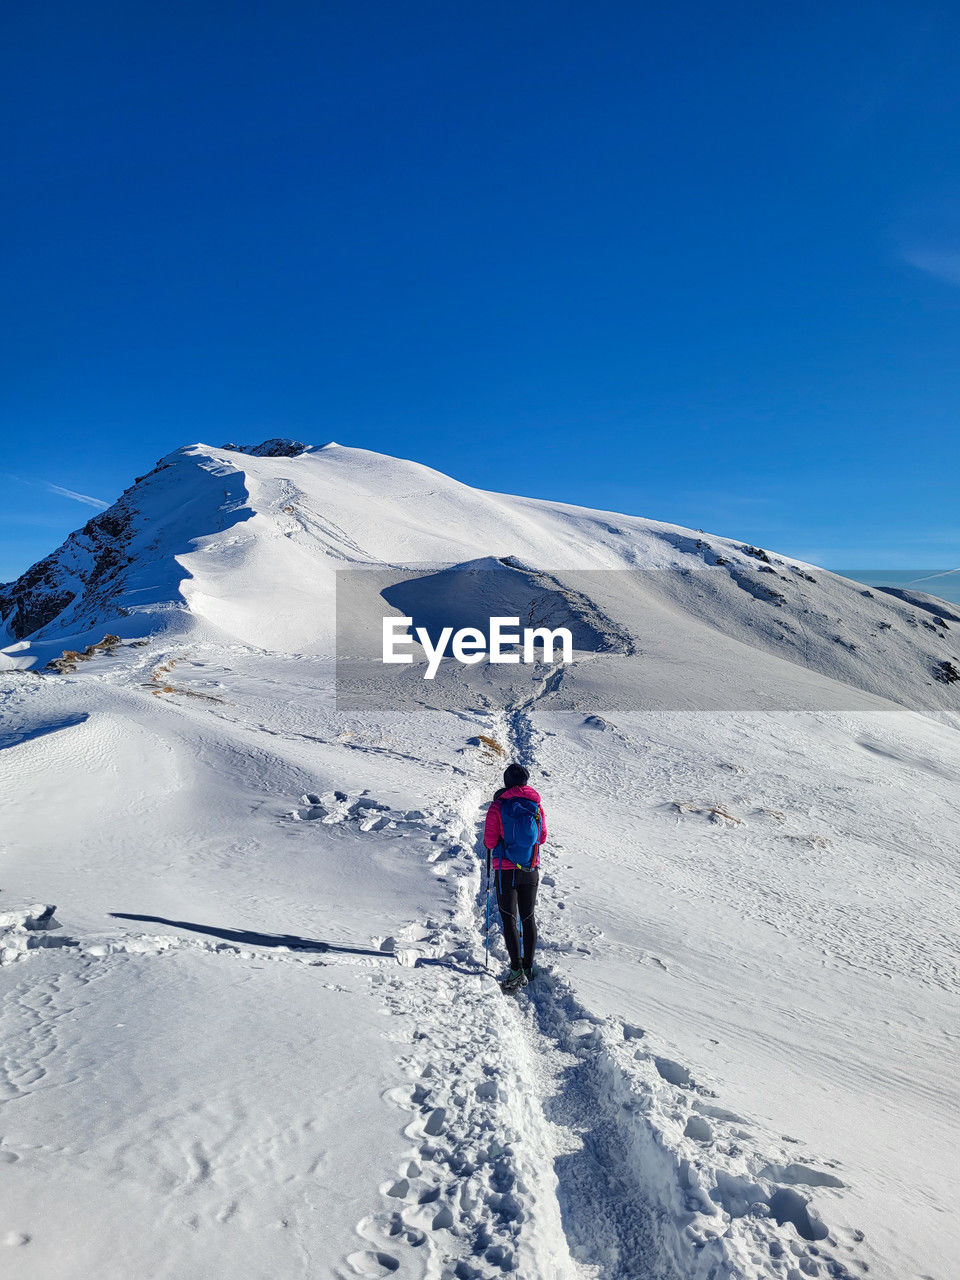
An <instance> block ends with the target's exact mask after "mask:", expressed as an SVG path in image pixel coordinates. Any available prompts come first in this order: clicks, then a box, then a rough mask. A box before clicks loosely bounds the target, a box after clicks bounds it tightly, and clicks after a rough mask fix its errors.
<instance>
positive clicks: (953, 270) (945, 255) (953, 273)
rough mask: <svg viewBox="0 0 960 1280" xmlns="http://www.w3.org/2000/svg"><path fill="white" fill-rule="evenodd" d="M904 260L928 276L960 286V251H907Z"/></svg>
mask: <svg viewBox="0 0 960 1280" xmlns="http://www.w3.org/2000/svg"><path fill="white" fill-rule="evenodd" d="M903 256H904V260H905V261H906V262H908V263H909V264H910V266H911V267H916V268H917V270H918V271H925V272H926V274H927V275H928V276H936V278H937V279H938V280H944V281H945V282H946V283H947V284H960V249H907V250H905V251H904V254H903Z"/></svg>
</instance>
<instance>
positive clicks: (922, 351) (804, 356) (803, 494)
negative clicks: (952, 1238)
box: [0, 0, 960, 580]
mask: <svg viewBox="0 0 960 1280" xmlns="http://www.w3.org/2000/svg"><path fill="white" fill-rule="evenodd" d="M2 27H3V40H2V42H0V46H2V53H0V73H2V74H0V109H2V112H3V117H2V118H3V128H2V129H0V183H2V188H3V189H2V192H0V245H2V246H3V250H2V251H3V258H4V265H3V281H4V284H3V289H2V291H0V324H2V334H0V337H2V342H0V352H2V355H0V359H2V362H3V370H2V378H0V422H2V432H3V454H2V458H0V473H2V474H0V580H3V579H5V578H10V577H13V576H15V575H16V574H17V573H19V572H20V571H22V570H23V569H24V568H26V567H27V565H28V564H30V563H31V562H32V561H34V560H36V559H37V558H39V557H40V556H41V555H43V554H44V553H46V552H47V551H49V550H52V549H53V547H54V546H56V545H57V544H58V543H59V542H60V541H61V540H62V538H63V537H64V536H65V535H66V534H67V533H68V532H69V531H70V530H71V529H72V528H75V527H77V526H78V525H79V524H82V523H83V522H84V520H85V519H86V518H87V517H88V516H89V514H90V513H91V511H92V510H93V509H94V507H93V506H91V505H88V503H87V502H85V499H88V500H94V501H96V500H100V501H101V502H106V501H111V500H113V499H114V498H115V497H116V496H117V495H118V494H119V492H120V491H121V489H123V488H124V487H125V486H126V485H127V484H129V483H130V481H131V480H132V478H133V476H134V475H137V474H140V473H142V472H143V471H145V470H148V469H149V467H150V466H151V465H152V464H153V462H154V461H155V460H156V459H157V458H158V457H159V456H161V455H162V454H164V453H166V452H169V451H170V450H171V449H173V448H176V447H177V446H178V445H180V444H184V443H188V442H192V441H195V440H206V441H208V442H212V443H223V442H224V441H226V440H248V441H255V440H259V439H262V438H264V437H266V436H270V435H278V434H280V435H292V436H296V437H299V438H301V439H305V440H307V441H311V442H314V443H322V442H323V441H325V440H329V439H336V440H339V441H340V442H342V443H345V444H353V445H360V446H363V447H366V448H372V449H378V450H382V451H385V452H390V453H396V454H400V455H403V456H407V457H413V458H416V459H418V460H420V461H423V462H426V463H428V464H430V465H432V466H436V467H438V468H440V469H441V470H444V471H447V472H449V473H451V474H453V475H455V476H457V477H458V478H460V479H462V480H465V481H467V482H469V483H472V484H476V485H480V486H483V487H487V488H494V489H504V490H509V491H513V492H523V493H529V494H532V495H536V496H542V497H550V498H556V499H560V500H563V501H571V502H580V503H584V504H587V505H590V506H599V507H607V508H611V509H614V510H621V511H627V512H631V513H636V514H641V515H648V516H651V517H655V518H658V519H666V520H672V521H675V522H677V523H680V524H686V525H690V526H693V527H703V528H705V529H707V530H711V531H714V532H717V533H722V534H728V535H731V536H741V537H744V538H748V539H750V540H751V541H753V542H757V543H760V544H764V545H768V546H772V547H775V548H777V549H779V550H781V551H784V552H787V553H791V554H795V555H799V556H803V557H806V558H809V559H812V560H814V561H817V562H821V563H825V564H827V565H830V566H833V567H849V566H858V565H859V566H878V567H886V566H891V567H907V568H909V567H912V566H914V565H916V566H921V567H948V566H953V565H956V564H960V512H958V510H957V493H958V492H960V474H958V473H960V464H958V460H957V459H958V455H957V449H956V444H955V441H956V424H957V419H958V412H960V360H958V358H957V356H958V339H960V148H958V147H957V138H958V136H960V75H958V53H960V39H958V37H960V9H958V8H957V6H955V5H953V6H951V5H948V4H941V5H926V4H916V3H910V4H906V3H904V4H889V3H883V2H882V0H881V2H879V3H878V2H876V0H871V2H870V3H863V4H856V3H854V4H846V5H839V6H838V5H835V4H832V3H831V4H826V3H817V2H816V0H815V2H813V3H809V4H807V5H804V6H789V7H786V6H781V5H770V4H769V3H749V2H747V3H738V4H735V5H727V6H721V5H716V4H712V3H711V4H707V3H703V4H689V3H684V2H683V0H679V2H678V3H675V4H671V5H662V4H659V3H658V4H656V5H653V4H647V3H643V2H642V0H633V2H632V3H629V4H619V3H599V4H586V3H582V2H581V3H577V4H568V3H563V2H562V0H551V3H549V4H546V3H543V4H541V3H520V4H517V3H515V2H512V3H509V4H506V3H500V2H499V0H484V2H483V3H473V4H471V3H467V4H457V5H452V4H450V3H448V2H446V0H445V2H444V3H436V4H432V3H417V2H416V0H414V2H413V3H411V4H407V5H397V4H386V3H378V4H373V3H365V2H364V0H350V2H349V3H340V2H339V0H330V2H329V3H324V4H317V3H313V2H312V0H311V2H310V3H287V2H285V0H271V3H269V4H267V3H256V2H254V3H248V4H239V5H238V4H236V3H232V2H231V3H222V4H221V3H205V2H204V0H191V3H182V2H180V0H171V2H167V3H163V4H160V3H142V4H135V5H131V4H129V3H126V0H117V2H115V3H97V2H96V0H92V2H91V3H85V4H83V5H76V4H66V3H61V2H60V0H45V3H43V4H10V5H6V6H4V11H3V15H2ZM71 495H72V496H71Z"/></svg>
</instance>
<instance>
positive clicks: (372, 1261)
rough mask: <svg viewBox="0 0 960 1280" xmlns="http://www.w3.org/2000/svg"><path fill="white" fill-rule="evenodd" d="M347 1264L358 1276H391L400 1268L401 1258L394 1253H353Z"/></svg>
mask: <svg viewBox="0 0 960 1280" xmlns="http://www.w3.org/2000/svg"><path fill="white" fill-rule="evenodd" d="M347 1264H348V1266H350V1267H351V1268H352V1269H353V1272H354V1274H356V1275H358V1276H389V1275H392V1274H393V1272H394V1271H399V1270H400V1260H399V1259H398V1258H395V1257H394V1256H393V1254H392V1253H382V1252H377V1253H372V1252H370V1253H351V1254H350V1255H349V1257H348V1258H347Z"/></svg>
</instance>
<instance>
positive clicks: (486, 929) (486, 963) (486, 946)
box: [483, 849, 490, 969]
mask: <svg viewBox="0 0 960 1280" xmlns="http://www.w3.org/2000/svg"><path fill="white" fill-rule="evenodd" d="M483 951H484V954H483V967H484V969H489V968H490V850H489V849H488V850H487V918H486V922H485V923H484V926H483Z"/></svg>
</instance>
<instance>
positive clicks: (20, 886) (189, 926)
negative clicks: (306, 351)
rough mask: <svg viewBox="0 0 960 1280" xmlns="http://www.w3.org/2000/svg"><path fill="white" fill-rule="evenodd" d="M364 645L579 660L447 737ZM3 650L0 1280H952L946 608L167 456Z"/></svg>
mask: <svg viewBox="0 0 960 1280" xmlns="http://www.w3.org/2000/svg"><path fill="white" fill-rule="evenodd" d="M344 570H355V571H356V573H355V574H352V575H349V576H350V581H351V582H357V583H360V584H361V586H362V587H363V590H362V591H361V592H360V593H359V594H356V595H355V594H351V592H350V591H349V590H347V589H346V588H345V586H344V578H343V576H341V577H340V578H339V586H338V572H339V573H340V574H341V575H342V573H343V571H344ZM364 592H365V594H364ZM370 600H372V601H374V602H375V603H377V604H378V608H379V607H382V611H383V612H384V613H385V614H386V613H389V612H391V611H393V612H394V613H396V614H409V615H411V616H414V617H416V618H420V617H422V618H423V619H424V621H425V623H426V624H431V625H432V624H435V623H437V622H442V621H445V620H446V619H448V618H449V619H450V621H451V622H452V623H453V624H455V625H456V626H461V625H468V626H469V625H473V623H474V622H476V621H477V620H478V618H480V617H481V616H482V615H483V614H484V613H485V611H487V610H488V609H489V608H490V607H492V602H493V601H495V600H496V601H506V602H509V607H510V608H511V609H513V608H514V606H515V607H516V610H517V612H518V613H519V614H521V615H522V614H524V613H525V612H526V611H527V609H528V608H529V611H530V617H531V618H535V619H536V620H539V619H541V618H543V619H549V620H550V621H551V624H552V625H557V624H558V623H559V622H562V623H563V624H564V625H566V624H568V623H569V625H570V626H571V629H572V631H573V633H574V637H575V649H576V653H575V656H574V661H573V662H571V663H570V664H568V665H565V666H560V665H546V666H545V665H543V664H538V665H536V666H533V667H524V666H517V667H511V668H498V667H496V666H494V665H492V664H489V663H485V662H484V663H480V664H478V665H477V666H475V667H470V668H469V669H468V668H464V667H460V666H458V665H457V664H456V663H454V662H445V663H444V664H442V670H441V672H440V673H439V675H438V678H437V681H436V690H437V691H438V694H439V695H442V696H440V697H439V699H438V698H433V699H432V700H431V698H430V697H428V696H427V693H426V692H425V689H426V686H425V684H424V683H423V682H422V680H421V679H420V677H419V675H418V674H417V673H416V672H413V671H410V672H406V671H405V672H400V673H399V675H398V676H397V679H396V680H393V681H392V682H386V681H384V682H383V683H381V682H379V680H377V679H374V680H371V679H370V678H369V667H368V666H364V665H363V664H362V663H361V662H360V659H359V658H358V657H357V656H356V655H357V654H358V653H359V652H360V650H361V649H364V647H365V646H367V647H369V640H370V636H369V635H368V634H367V633H368V632H369V626H370V618H371V613H370V609H369V607H368V605H369V601H370ZM0 619H2V626H3V629H4V631H3V634H2V635H0V644H2V645H3V646H4V647H3V648H2V649H0V693H2V696H3V701H2V704H0V705H2V706H3V724H2V726H0V763H2V764H3V769H2V770H0V804H2V806H3V813H4V827H3V851H2V858H3V880H2V884H3V888H4V892H3V897H2V898H0V908H2V911H0V958H2V960H3V962H4V963H3V965H2V967H0V1042H2V1043H3V1045H4V1056H3V1059H2V1063H0V1134H2V1138H0V1178H2V1179H3V1183H4V1195H3V1197H0V1243H2V1244H5V1245H6V1246H8V1247H6V1248H4V1249H3V1250H2V1252H3V1253H5V1255H6V1256H5V1257H4V1259H3V1260H4V1264H5V1267H4V1274H5V1275H6V1274H9V1275H11V1276H13V1277H20V1276H24V1277H26V1276H34V1275H37V1274H44V1275H46V1276H49V1277H53V1278H57V1277H63V1278H64V1280H66V1278H67V1277H73V1276H76V1275H79V1274H81V1273H84V1274H85V1273H88V1272H93V1273H95V1274H98V1275H101V1276H104V1277H108V1278H109V1277H114V1276H116V1277H118V1278H119V1277H121V1276H124V1277H126V1276H129V1275H131V1274H135V1275H150V1276H157V1277H171V1278H173V1277H176V1278H177V1280H184V1278H185V1277H191V1278H192V1277H201V1276H203V1277H207V1276H212V1275H220V1274H230V1275H231V1276H233V1277H238V1278H246V1277H250V1278H251V1280H252V1278H253V1277H260V1276H263V1275H266V1274H268V1272H269V1274H270V1275H271V1276H278V1275H279V1276H284V1277H286V1276H300V1275H303V1276H307V1275H310V1276H316V1275H330V1276H342V1277H351V1276H358V1275H359V1276H377V1275H390V1274H392V1275H397V1276H399V1277H400V1280H404V1277H410V1278H412V1277H442V1278H443V1280H461V1278H462V1277H473V1278H480V1280H492V1278H493V1277H494V1276H497V1277H499V1276H502V1275H504V1274H515V1275H517V1276H519V1277H521V1280H599V1278H600V1277H603V1278H604V1280H634V1278H636V1277H641V1276H643V1277H653V1278H654V1280H681V1278H682V1280H688V1278H689V1280H693V1278H697V1280H721V1278H724V1277H725V1278H726V1280H735V1278H743V1280H747V1278H750V1280H758V1278H759V1277H764V1278H766V1277H771V1278H772V1277H780V1278H781V1280H798V1277H800V1276H808V1275H809V1276H816V1275H821V1276H835V1277H844V1276H846V1277H850V1276H860V1275H863V1274H866V1270H867V1268H869V1274H871V1275H874V1276H880V1277H882V1278H883V1280H907V1278H908V1277H921V1276H924V1277H935V1280H952V1278H953V1277H954V1276H956V1275H957V1274H960V1231H958V1228H957V1225H956V1222H955V1218H954V1215H953V1212H952V1204H951V1200H950V1193H949V1185H950V1170H951V1168H953V1166H954V1162H955V1155H954V1153H955V1150H956V1145H957V1141H958V1139H960V1123H958V1120H957V1115H958V1106H957V1104H958V1101H960V1099H958V1088H957V1083H956V1072H955V1061H954V1056H955V1049H956V1042H957V1034H958V1033H957V1024H956V997H957V994H958V988H960V976H958V967H957V952H956V942H955V940H956V936H957V925H958V923H960V906H958V904H960V895H958V893H957V859H956V838H955V833H956V823H957V818H958V805H957V795H958V792H957V782H958V779H960V738H958V734H957V730H958V728H960V679H957V678H956V673H957V667H958V666H960V641H958V636H960V615H958V614H957V612H956V610H954V609H951V607H950V606H948V605H946V604H944V603H943V602H942V601H937V600H936V599H935V598H933V597H926V596H922V595H919V594H916V593H914V594H911V595H910V597H909V598H903V597H902V596H897V595H894V594H891V593H885V592H882V591H879V590H868V589H865V588H864V587H863V586H862V585H861V584H857V583H853V582H850V581H848V580H845V579H843V578H841V577H838V576H837V575H835V574H831V573H829V572H827V571H824V570H821V569H819V568H815V567H812V566H810V565H805V564H801V563H799V562H797V561H794V560H791V559H790V558H788V557H785V556H780V555H777V554H775V553H774V552H772V551H769V550H765V549H761V548H757V547H753V546H750V545H748V544H744V543H741V542H738V541H736V540H731V539H729V538H722V537H719V536H715V535H712V534H705V533H703V532H702V531H690V530H685V529H681V528H678V527H675V526H671V525H665V524H661V523H656V522H652V521H648V520H643V519H640V518H636V517H630V516H623V515H615V514H611V513H605V512H597V511H592V510H588V509H584V508H578V507H573V506H568V505H564V504H559V503H551V502H545V501H539V500H534V499H528V498H522V497H512V496H507V495H502V494H494V493H486V492H481V491H478V490H475V489H472V488H470V487H468V486H466V485H463V484H460V483H458V482H457V481H455V480H452V479H450V478H449V477H447V476H444V475H442V474H440V473H438V472H436V471H433V470H431V469H429V468H427V467H424V466H421V465H419V464H415V463H411V462H406V461H402V460H399V459H395V458H390V457H386V456H383V455H378V454H373V453H369V452H366V451H364V450H358V449H349V448H344V447H342V446H339V445H336V444H328V445H324V446H323V447H320V448H313V447H307V446H304V445H301V444H300V443H299V442H291V441H282V440H275V441H267V442H265V443H264V444H263V445H259V446H254V447H247V446H236V445H230V446H225V447H223V448H210V447H208V446H205V445H193V446H189V447H186V448H184V449H180V450H177V451H175V452H174V453H172V454H170V455H168V456H167V457H166V458H164V459H161V461H160V462H159V463H158V464H157V466H156V467H155V468H154V470H153V471H151V472H150V473H148V474H147V475H146V476H143V477H141V478H139V479H138V480H137V481H136V482H135V483H134V485H132V486H131V488H129V489H128V490H126V492H125V493H124V494H123V495H122V496H121V498H120V499H119V500H118V501H117V502H116V503H115V504H114V505H113V506H112V507H110V508H109V509H108V510H106V511H104V512H102V513H101V514H99V515H97V516H96V517H94V518H93V519H92V520H90V521H89V522H88V523H87V524H86V525H85V526H84V528H83V529H81V530H79V531H78V532H76V533H74V534H72V535H71V536H70V538H68V539H67V541H66V542H65V543H64V544H63V546H62V547H60V548H59V549H58V550H57V551H55V552H54V553H52V554H51V555H50V556H48V557H47V558H46V559H44V560H43V561H41V562H40V563H39V564H37V565H35V566H33V567H32V568H31V569H29V570H28V571H27V572H26V573H25V574H24V575H22V576H21V577H20V578H19V579H18V580H17V581H16V582H13V583H9V584H7V585H5V586H3V587H0ZM338 650H339V654H340V659H341V661H340V663H339V665H338V668H337V669H336V674H338V675H340V676H341V677H342V676H343V672H344V671H347V672H348V673H349V672H354V673H355V675H354V681H355V683H356V681H358V680H359V682H360V684H362V685H363V686H364V691H365V694H366V696H365V698H363V699H359V700H351V699H349V698H346V697H341V698H340V699H339V701H338V700H337V699H335V698H334V691H335V688H337V687H339V691H340V692H341V694H342V693H343V690H344V685H343V681H342V679H341V683H340V685H339V686H335V681H334V676H335V664H334V658H335V655H336V653H337V652H338ZM356 673H359V674H356ZM438 706H439V708H440V709H436V708H437V707H438ZM509 758H517V759H521V760H523V761H524V763H526V764H527V765H528V767H529V768H530V770H531V774H532V781H533V782H534V784H535V785H536V786H537V788H538V790H539V791H540V792H541V794H542V796H543V799H544V804H545V806H546V808H547V811H548V815H549V819H550V827H551V838H550V841H549V843H548V845H547V847H546V852H545V860H544V876H543V882H542V887H541V905H540V915H541V918H542V925H541V929H542V956H543V961H544V965H545V970H546V971H545V973H544V974H543V976H542V978H541V979H538V980H537V983H536V984H534V986H533V987H532V988H531V989H530V991H529V992H528V993H527V994H525V995H523V996H521V997H520V999H519V1000H518V1001H517V1002H515V1003H513V1002H511V1003H505V1002H504V1000H503V997H501V995H500V993H499V991H498V989H497V988H496V986H495V985H494V984H493V983H492V981H491V978H490V976H488V975H487V974H486V973H485V971H484V967H483V959H484V951H483V936H482V929H483V920H484V887H483V883H482V876H481V873H480V869H481V864H482V848H481V845H480V842H479V824H480V822H481V821H482V816H483V811H484V806H485V801H486V800H487V799H488V798H489V795H490V794H491V792H492V789H493V787H494V786H495V785H496V784H497V780H498V777H499V773H500V771H501V770H502V768H503V765H504V763H505V761H506V760H507V759H509ZM54 903H55V904H56V906H57V910H56V915H55V916H54V915H53V913H52V911H51V910H50V907H51V906H52V905H53V904H54ZM58 923H59V925H60V927H59V928H57V927H56V925H57V924H58ZM493 960H494V962H495V964H496V963H499V962H500V960H502V949H501V947H500V944H499V941H498V935H497V934H496V931H494V934H493ZM384 1014H386V1015H388V1016H387V1017H384Z"/></svg>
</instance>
